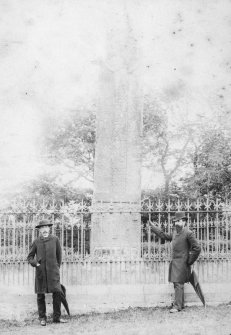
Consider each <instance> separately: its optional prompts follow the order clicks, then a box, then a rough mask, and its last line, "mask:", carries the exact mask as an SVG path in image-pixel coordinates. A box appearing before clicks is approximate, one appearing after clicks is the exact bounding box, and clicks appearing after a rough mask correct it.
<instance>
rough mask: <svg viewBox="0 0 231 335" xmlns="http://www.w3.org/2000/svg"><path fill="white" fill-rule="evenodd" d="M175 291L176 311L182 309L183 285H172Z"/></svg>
mask: <svg viewBox="0 0 231 335" xmlns="http://www.w3.org/2000/svg"><path fill="white" fill-rule="evenodd" d="M173 284H174V290H175V301H174V307H175V308H176V309H178V310H181V309H182V308H184V284H181V283H173Z"/></svg>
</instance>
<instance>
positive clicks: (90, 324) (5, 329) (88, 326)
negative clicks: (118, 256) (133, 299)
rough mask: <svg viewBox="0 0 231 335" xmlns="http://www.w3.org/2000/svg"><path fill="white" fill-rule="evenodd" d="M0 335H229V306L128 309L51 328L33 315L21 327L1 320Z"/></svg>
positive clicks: (18, 324) (83, 318)
mask: <svg viewBox="0 0 231 335" xmlns="http://www.w3.org/2000/svg"><path fill="white" fill-rule="evenodd" d="M0 334H1V335H2V334H13V335H14V334H15V335H26V334H30V335H35V334H36V335H37V334H42V335H46V334H55V335H68V334H83V335H85V334H96V335H123V334H124V335H125V334H126V335H150V334H155V335H170V334H174V335H175V334H177V335H181V334H182V335H230V334H231V305H219V306H208V307H207V308H203V307H195V306H194V307H186V308H185V310H184V311H182V312H180V313H176V314H170V313H169V309H168V308H131V309H127V310H124V311H115V312H113V313H104V314H97V313H92V314H85V315H78V316H72V317H71V318H69V319H68V323H67V324H53V323H52V319H51V316H50V317H49V318H48V323H47V326H46V327H42V326H40V324H39V322H38V319H37V316H36V315H35V316H33V318H31V319H30V320H26V321H24V322H22V323H20V322H16V321H15V322H12V321H11V322H8V321H4V320H1V330H0Z"/></svg>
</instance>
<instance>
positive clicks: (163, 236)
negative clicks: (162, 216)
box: [149, 221, 172, 241]
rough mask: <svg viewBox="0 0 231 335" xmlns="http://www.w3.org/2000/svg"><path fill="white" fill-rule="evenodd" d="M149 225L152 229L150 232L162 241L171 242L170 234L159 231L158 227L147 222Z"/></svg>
mask: <svg viewBox="0 0 231 335" xmlns="http://www.w3.org/2000/svg"><path fill="white" fill-rule="evenodd" d="M149 223H150V226H151V228H152V231H153V232H154V233H155V234H156V235H157V236H159V237H160V238H162V239H163V240H166V241H172V234H168V233H165V232H163V230H161V229H160V228H159V227H157V226H156V225H155V224H154V223H153V222H152V221H149Z"/></svg>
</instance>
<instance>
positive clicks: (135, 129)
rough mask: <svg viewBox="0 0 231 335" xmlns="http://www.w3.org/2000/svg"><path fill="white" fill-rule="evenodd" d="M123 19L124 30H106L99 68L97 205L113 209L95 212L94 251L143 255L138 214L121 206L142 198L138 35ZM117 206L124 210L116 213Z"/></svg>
mask: <svg viewBox="0 0 231 335" xmlns="http://www.w3.org/2000/svg"><path fill="white" fill-rule="evenodd" d="M120 23H121V22H120ZM122 24H123V27H124V30H123V31H122V34H121V35H120V36H118V30H116V29H115V30H114V31H113V29H112V30H111V32H110V33H109V34H108V55H107V59H106V60H105V62H104V64H103V65H102V68H101V78H100V83H101V90H100V91H101V95H100V97H99V109H98V114H97V138H96V157H95V171H94V185H95V191H94V199H93V210H95V211H97V206H98V205H99V204H100V206H101V211H102V212H106V211H107V204H108V203H109V202H110V203H111V213H104V214H103V215H101V216H100V215H97V214H93V216H92V236H91V252H92V253H93V254H94V253H95V252H97V251H99V250H100V249H102V250H108V249H109V248H111V249H112V250H113V252H114V253H117V254H118V253H121V256H122V255H130V254H131V253H132V254H133V255H136V256H139V253H140V214H139V213H138V212H137V213H135V214H134V213H133V214H130V213H123V212H129V210H130V211H132V212H133V211H134V210H135V209H136V208H137V206H138V205H139V203H140V193H141V172H140V171H141V135H142V113H141V111H142V83H141V75H140V71H139V70H140V65H139V58H138V57H137V54H138V53H137V50H138V48H137V41H136V40H135V39H134V36H133V33H132V29H131V27H130V26H129V22H128V19H127V18H126V17H124V21H123V22H122ZM117 27H118V26H117ZM131 202H132V204H131ZM121 205H122V208H121ZM118 206H120V208H121V214H119V213H115V212H117V211H118ZM131 207H132V208H131ZM128 208H129V210H128ZM113 252H112V253H113Z"/></svg>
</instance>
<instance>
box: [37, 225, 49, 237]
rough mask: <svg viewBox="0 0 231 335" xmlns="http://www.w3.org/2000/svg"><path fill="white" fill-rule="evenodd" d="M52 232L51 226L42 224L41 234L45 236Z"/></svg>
mask: <svg viewBox="0 0 231 335" xmlns="http://www.w3.org/2000/svg"><path fill="white" fill-rule="evenodd" d="M49 232H50V227H49V226H42V227H41V228H39V234H40V235H41V236H43V237H48V235H49Z"/></svg>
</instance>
